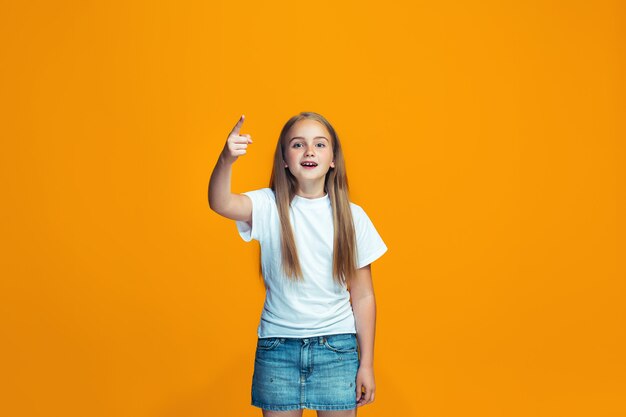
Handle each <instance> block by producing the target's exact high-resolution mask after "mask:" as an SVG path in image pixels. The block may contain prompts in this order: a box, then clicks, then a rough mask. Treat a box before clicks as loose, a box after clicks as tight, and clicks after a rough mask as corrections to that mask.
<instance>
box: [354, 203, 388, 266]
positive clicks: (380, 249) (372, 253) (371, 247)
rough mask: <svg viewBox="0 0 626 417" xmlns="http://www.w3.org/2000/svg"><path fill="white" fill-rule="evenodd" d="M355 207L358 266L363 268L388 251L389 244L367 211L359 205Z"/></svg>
mask: <svg viewBox="0 0 626 417" xmlns="http://www.w3.org/2000/svg"><path fill="white" fill-rule="evenodd" d="M355 209H356V210H355V211H354V227H355V232H356V241H357V257H358V263H357V268H363V267H364V266H366V265H368V264H371V263H372V262H374V261H375V260H376V259H378V258H380V257H381V256H382V255H383V254H384V253H385V252H387V245H385V242H383V239H382V238H381V237H380V235H379V234H378V231H377V230H376V228H375V227H374V224H373V223H372V221H371V220H370V218H369V217H368V216H367V214H366V213H365V211H364V210H363V209H362V208H361V207H359V206H355Z"/></svg>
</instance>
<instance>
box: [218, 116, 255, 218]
mask: <svg viewBox="0 0 626 417" xmlns="http://www.w3.org/2000/svg"><path fill="white" fill-rule="evenodd" d="M243 121H244V116H243V115H241V117H240V118H239V121H237V124H236V125H235V127H234V128H233V130H232V131H231V132H230V134H229V135H228V139H227V140H226V144H225V145H224V149H223V150H222V152H221V153H220V156H219V158H218V160H217V163H216V164H215V168H213V173H212V174H211V179H210V180H209V192H208V194H209V207H210V208H211V210H213V211H215V212H216V213H217V214H220V215H222V216H224V217H227V218H229V219H232V220H242V221H246V222H248V223H251V222H252V201H251V200H250V197H248V196H247V195H243V194H233V193H232V192H231V191H230V184H231V181H230V178H231V175H232V166H233V163H234V162H235V161H236V160H237V158H239V156H240V155H243V154H245V153H246V148H247V147H248V144H249V143H252V139H251V138H250V135H249V134H240V133H239V131H240V129H241V125H242V124H243Z"/></svg>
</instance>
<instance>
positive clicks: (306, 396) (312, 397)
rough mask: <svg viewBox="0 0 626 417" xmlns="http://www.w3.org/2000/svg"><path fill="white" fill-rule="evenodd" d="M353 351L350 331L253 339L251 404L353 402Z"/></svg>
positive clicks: (316, 406)
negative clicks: (321, 334) (303, 336)
mask: <svg viewBox="0 0 626 417" xmlns="http://www.w3.org/2000/svg"><path fill="white" fill-rule="evenodd" d="M358 369H359V353H358V349H357V339H356V334H354V333H343V334H334V335H328V336H315V337H307V338H287V337H267V338H259V339H258V341H257V347H256V354H255V359H254V375H253V377H252V405H253V406H255V407H259V408H262V409H264V410H273V411H287V410H297V409H300V408H308V409H312V410H351V409H353V408H356V373H357V371H358Z"/></svg>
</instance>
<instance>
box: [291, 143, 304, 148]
mask: <svg viewBox="0 0 626 417" xmlns="http://www.w3.org/2000/svg"><path fill="white" fill-rule="evenodd" d="M298 145H302V144H301V143H300V142H298V143H294V144H293V146H292V148H299V146H298Z"/></svg>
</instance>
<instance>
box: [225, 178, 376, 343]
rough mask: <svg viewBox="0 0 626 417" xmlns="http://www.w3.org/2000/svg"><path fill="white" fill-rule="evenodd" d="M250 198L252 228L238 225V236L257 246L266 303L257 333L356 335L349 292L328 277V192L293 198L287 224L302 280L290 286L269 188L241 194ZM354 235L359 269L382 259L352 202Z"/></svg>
mask: <svg viewBox="0 0 626 417" xmlns="http://www.w3.org/2000/svg"><path fill="white" fill-rule="evenodd" d="M243 194H245V195H247V196H249V197H250V198H251V200H252V227H250V224H248V223H247V222H244V221H236V222H235V223H236V225H237V229H238V231H239V234H240V236H241V238H242V239H243V240H244V241H246V242H249V241H251V240H252V239H254V240H257V241H259V243H260V245H261V269H262V272H263V279H264V281H265V288H266V293H265V304H264V306H263V312H262V314H261V321H260V324H259V327H258V330H257V333H258V336H259V337H299V338H302V337H313V336H322V335H331V334H338V333H356V326H355V322H354V314H353V312H352V305H351V304H350V293H349V292H348V290H347V288H346V286H345V285H339V284H337V283H336V282H335V280H334V279H333V275H332V269H333V268H332V267H333V244H334V241H333V239H334V236H333V231H334V226H333V213H332V207H331V205H330V198H329V197H328V194H326V195H325V196H324V197H319V198H312V199H309V198H304V197H300V196H298V195H295V196H294V198H293V200H292V202H291V207H290V210H289V211H290V220H291V224H292V227H293V230H294V239H295V242H296V248H297V251H298V257H299V260H300V267H301V268H302V273H303V277H304V280H303V281H300V282H293V281H291V280H290V279H289V278H287V277H286V276H285V275H284V274H283V270H282V265H281V263H282V259H281V242H280V219H279V217H278V207H277V205H276V198H275V196H274V192H273V191H272V189H271V188H261V189H258V190H253V191H248V192H246V193H243ZM350 207H351V209H352V216H353V221H354V226H355V232H356V242H357V258H358V262H357V267H358V268H362V267H364V266H366V265H368V264H370V263H372V262H373V261H375V260H376V259H378V258H379V257H380V256H382V255H383V253H385V252H386V251H387V246H386V245H385V243H384V242H383V240H382V238H381V237H380V235H379V234H378V232H377V231H376V228H375V227H374V225H373V224H372V222H371V220H370V219H369V217H368V216H367V214H365V211H363V209H362V208H361V207H360V206H358V205H356V204H354V203H352V202H351V203H350Z"/></svg>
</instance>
